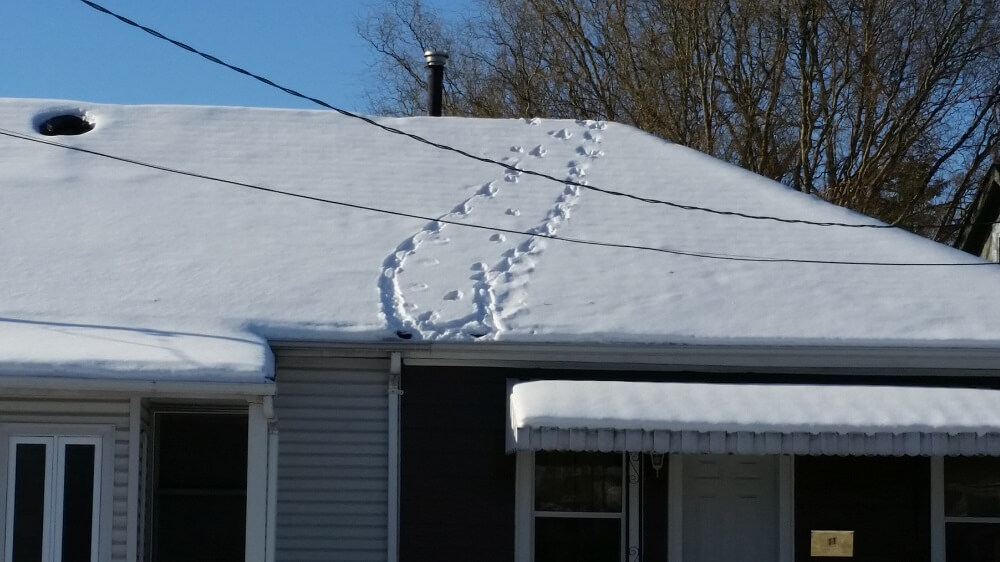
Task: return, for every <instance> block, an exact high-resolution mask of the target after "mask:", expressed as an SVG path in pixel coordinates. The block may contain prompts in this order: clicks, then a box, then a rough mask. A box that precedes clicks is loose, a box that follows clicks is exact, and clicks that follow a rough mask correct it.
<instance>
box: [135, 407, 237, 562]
mask: <svg viewBox="0 0 1000 562" xmlns="http://www.w3.org/2000/svg"><path fill="white" fill-rule="evenodd" d="M153 425H154V430H155V449H154V455H153V459H154V464H155V467H154V470H153V496H152V497H153V505H152V537H151V543H152V544H151V554H152V561H153V562H242V561H243V560H244V555H245V542H246V541H245V538H246V493H247V415H246V412H245V411H244V412H232V413H228V412H227V413H189V412H187V413H172V412H157V413H156V414H155V417H154V422H153Z"/></svg>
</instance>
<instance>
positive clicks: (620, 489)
mask: <svg viewBox="0 0 1000 562" xmlns="http://www.w3.org/2000/svg"><path fill="white" fill-rule="evenodd" d="M625 490H626V483H625V466H624V455H622V454H620V453H574V452H554V451H539V452H537V453H535V470H534V506H533V525H534V529H533V535H534V541H533V542H534V562H563V561H566V562H569V561H574V562H576V561H579V562H619V561H620V560H622V558H623V552H624V536H625V503H626V502H625Z"/></svg>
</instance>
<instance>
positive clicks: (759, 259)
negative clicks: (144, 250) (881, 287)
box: [0, 129, 1000, 267]
mask: <svg viewBox="0 0 1000 562" xmlns="http://www.w3.org/2000/svg"><path fill="white" fill-rule="evenodd" d="M0 135H2V136H6V137H10V138H14V139H19V140H23V141H29V142H34V143H38V144H44V145H48V146H52V147H56V148H62V149H65V150H72V151H75V152H81V153H84V154H89V155H92V156H98V157H101V158H107V159H109V160H114V161H117V162H122V163H125V164H131V165H134V166H142V167H144V168H149V169H153V170H159V171H161V172H167V173H170V174H177V175H181V176H187V177H191V178H197V179H202V180H207V181H212V182H217V183H222V184H226V185H232V186H237V187H243V188H246V189H252V190H255V191H261V192H265V193H271V194H275V195H282V196H286V197H294V198H297V199H304V200H307V201H314V202H317V203H323V204H327V205H336V206H339V207H345V208H348V209H356V210H360V211H368V212H372V213H379V214H384V215H390V216H396V217H402V218H409V219H415V220H421V221H425V222H431V223H439V224H447V225H453V226H457V227H462V228H469V229H475V230H485V231H489V232H502V233H505V234H513V235H518V236H528V237H536V238H544V239H547V240H555V241H558V242H567V243H571V244H581V245H586V246H601V247H606V248H620V249H627V250H640V251H647V252H657V253H662V254H672V255H677V256H687V257H693V258H703V259H713V260H723V261H740V262H763V263H801V264H824V265H860V266H886V267H888V266H892V267H964V266H995V265H1000V264H995V263H990V262H970V263H924V262H877V261H849V260H845V261H839V260H818V259H799V258H772V257H763V256H746V255H734V254H719V253H710V252H696V251H691V250H683V249H675V248H666V247H656V246H643V245H638V244H626V243H618V242H604V241H599V240H588V239H584V238H571V237H568V236H557V235H555V234H546V233H542V232H531V231H524V230H516V229H512V228H503V227H498V226H491V225H485V224H475V223H466V222H460V221H456V220H449V219H445V218H444V217H430V216H426V215H419V214H416V213H408V212H405V211H395V210H391V209H385V208H381V207H373V206H370V205H360V204H357V203H350V202H347V201H337V200H334V199H327V198H323V197H316V196H313V195H306V194H303V193H295V192H292V191H284V190H281V189H276V188H272V187H266V186H262V185H256V184H252V183H247V182H241V181H237V180H232V179H226V178H221V177H218V176H212V175H209V174H203V173H199V172H192V171H188V170H181V169H178V168H172V167H170V166H164V165H161V164H155V163H151V162H145V161H142V160H137V159H134V158H128V157H124V156H117V155H114V154H108V153H106V152H100V151H97V150H91V149H89V148H83V147H80V146H72V145H68V144H62V143H58V142H54V141H50V140H45V139H40V138H36V137H32V136H29V135H25V134H22V133H17V132H15V131H9V130H6V129H0Z"/></svg>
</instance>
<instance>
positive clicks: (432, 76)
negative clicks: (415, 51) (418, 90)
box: [424, 51, 448, 117]
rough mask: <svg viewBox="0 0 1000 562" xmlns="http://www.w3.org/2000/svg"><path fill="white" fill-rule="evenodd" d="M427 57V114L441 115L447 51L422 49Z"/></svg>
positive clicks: (432, 115)
mask: <svg viewBox="0 0 1000 562" xmlns="http://www.w3.org/2000/svg"><path fill="white" fill-rule="evenodd" d="M424 58H425V59H427V115H430V116H431V117H441V99H442V98H443V97H444V64H445V63H446V62H447V61H448V53H445V52H444V51H424Z"/></svg>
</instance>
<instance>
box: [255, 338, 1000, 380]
mask: <svg viewBox="0 0 1000 562" xmlns="http://www.w3.org/2000/svg"><path fill="white" fill-rule="evenodd" d="M271 346H272V348H273V349H274V352H275V353H276V354H277V355H279V356H295V357H387V356H388V355H389V354H391V353H400V355H401V356H402V359H403V361H404V363H405V364H408V365H415V366H416V365H424V366H426V365H436V366H477V367H512V368H548V369H561V368H565V369H579V368H586V369H595V370H602V369H603V370H608V369H627V370H660V371H670V370H673V371H680V370H690V369H697V370H703V371H715V372H734V371H739V372H770V373H780V372H794V373H801V374H806V373H831V374H833V373H841V372H843V373H853V374H858V372H859V371H864V373H865V374H892V375H896V374H898V375H956V376H958V375H980V376H992V375H996V376H1000V347H959V346H951V347H946V346H940V347H938V346H933V347H907V346H890V345H886V346H861V345H839V346H838V345H831V346H819V345H740V344H697V345H694V344H667V345H623V344H602V345H595V344H592V343H591V344H572V343H548V344H537V343H518V342H482V343H457V342H447V343H441V342H415V343H406V344H403V343H390V342H386V343H382V344H363V343H357V342H354V343H351V342H301V341H300V342H296V341H272V342H271Z"/></svg>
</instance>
